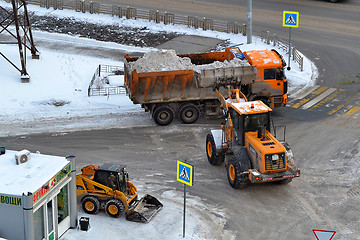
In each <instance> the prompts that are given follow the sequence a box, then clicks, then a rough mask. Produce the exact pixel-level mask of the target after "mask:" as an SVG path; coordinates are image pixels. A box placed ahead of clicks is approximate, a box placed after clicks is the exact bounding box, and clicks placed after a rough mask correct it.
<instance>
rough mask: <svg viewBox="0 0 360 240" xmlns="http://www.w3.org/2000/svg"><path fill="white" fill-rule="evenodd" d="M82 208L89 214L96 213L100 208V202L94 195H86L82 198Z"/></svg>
mask: <svg viewBox="0 0 360 240" xmlns="http://www.w3.org/2000/svg"><path fill="white" fill-rule="evenodd" d="M81 205H82V209H83V210H84V212H86V213H89V214H97V213H98V212H99V210H100V202H99V200H98V199H97V198H96V197H93V196H86V197H84V199H83V200H82V203H81Z"/></svg>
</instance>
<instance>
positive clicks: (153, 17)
mask: <svg viewBox="0 0 360 240" xmlns="http://www.w3.org/2000/svg"><path fill="white" fill-rule="evenodd" d="M27 2H28V3H29V4H34V5H38V6H41V7H45V8H51V7H52V8H54V9H60V10H62V9H68V10H75V11H77V12H83V13H85V12H89V13H91V14H94V13H101V14H107V15H112V16H117V17H119V18H122V17H125V18H127V19H143V20H148V21H153V22H156V23H164V24H175V25H186V26H189V27H194V28H201V29H203V30H214V31H219V32H226V33H236V34H237V33H242V34H243V35H246V25H245V24H239V23H237V22H226V21H221V20H216V19H211V18H206V17H197V16H195V17H194V16H184V15H178V14H174V13H169V12H166V11H160V10H144V9H138V8H133V7H129V6H121V5H107V4H102V3H96V2H93V1H90V2H89V3H87V2H85V1H83V0H28V1H27Z"/></svg>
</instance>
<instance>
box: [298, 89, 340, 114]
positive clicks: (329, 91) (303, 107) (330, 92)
mask: <svg viewBox="0 0 360 240" xmlns="http://www.w3.org/2000/svg"><path fill="white" fill-rule="evenodd" d="M335 91H336V88H329V89H327V90H326V91H325V92H323V93H322V94H320V95H319V96H317V97H316V98H314V99H313V100H311V101H309V102H308V103H306V104H304V105H303V106H302V107H301V108H302V109H309V108H311V107H312V106H314V105H315V104H317V103H318V102H320V101H321V100H323V99H324V98H326V97H327V96H329V95H330V94H332V93H333V92H335Z"/></svg>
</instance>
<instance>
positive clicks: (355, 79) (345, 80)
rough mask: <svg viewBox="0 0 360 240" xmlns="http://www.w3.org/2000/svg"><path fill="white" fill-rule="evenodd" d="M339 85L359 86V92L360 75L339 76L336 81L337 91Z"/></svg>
mask: <svg viewBox="0 0 360 240" xmlns="http://www.w3.org/2000/svg"><path fill="white" fill-rule="evenodd" d="M340 84H359V91H360V74H354V75H340V76H339V80H338V90H339V89H340Z"/></svg>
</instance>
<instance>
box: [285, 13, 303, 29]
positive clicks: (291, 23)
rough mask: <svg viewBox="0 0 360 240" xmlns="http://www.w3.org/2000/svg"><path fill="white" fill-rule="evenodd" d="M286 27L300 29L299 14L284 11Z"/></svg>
mask: <svg viewBox="0 0 360 240" xmlns="http://www.w3.org/2000/svg"><path fill="white" fill-rule="evenodd" d="M283 26H284V27H295V28H297V27H299V12H290V11H283Z"/></svg>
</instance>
